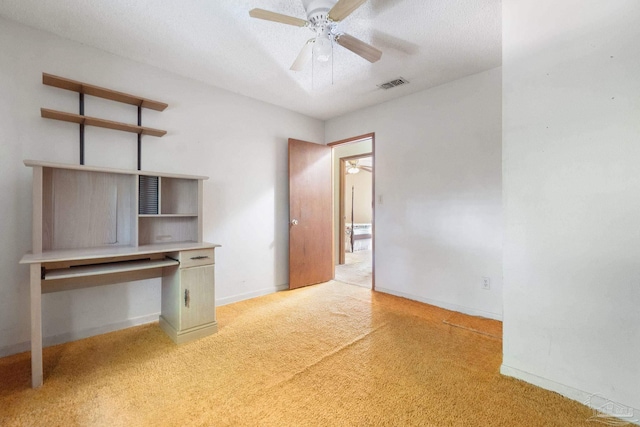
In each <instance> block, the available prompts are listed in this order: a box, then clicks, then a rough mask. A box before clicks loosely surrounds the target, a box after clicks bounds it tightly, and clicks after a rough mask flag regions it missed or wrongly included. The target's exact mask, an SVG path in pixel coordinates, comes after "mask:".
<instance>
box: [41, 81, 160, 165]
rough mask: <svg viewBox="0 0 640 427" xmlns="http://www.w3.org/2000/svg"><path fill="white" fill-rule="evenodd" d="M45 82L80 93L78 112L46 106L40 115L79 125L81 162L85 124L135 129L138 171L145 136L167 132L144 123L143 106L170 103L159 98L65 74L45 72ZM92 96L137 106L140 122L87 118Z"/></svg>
mask: <svg viewBox="0 0 640 427" xmlns="http://www.w3.org/2000/svg"><path fill="white" fill-rule="evenodd" d="M42 84H44V85H47V86H53V87H57V88H60V89H66V90H70V91H73V92H77V93H78V94H80V99H79V113H78V114H74V113H67V112H64V111H57V110H50V109H47V108H41V109H40V115H41V116H42V117H44V118H47V119H54V120H62V121H64V122H71V123H76V124H79V125H80V164H81V165H83V164H84V126H97V127H102V128H107V129H113V130H119V131H123V132H132V133H136V134H138V170H140V169H141V165H142V159H141V157H142V139H141V137H142V135H150V136H157V137H161V136H164V135H165V134H166V133H167V131H164V130H160V129H153V128H149V127H144V126H142V109H143V108H148V109H151V110H156V111H164V109H165V108H167V106H168V105H167V104H165V103H164V102H159V101H152V100H150V99H147V98H143V97H140V96H135V95H129V94H127V93H122V92H118V91H115V90H111V89H106V88H103V87H99V86H94V85H91V84H87V83H82V82H78V81H75V80H71V79H67V78H64V77H59V76H54V75H52V74H47V73H42ZM85 95H91V96H95V97H98V98H103V99H108V100H111V101H116V102H122V103H125V104H130V105H135V106H137V107H138V124H137V125H133V124H128V123H121V122H114V121H111V120H105V119H100V118H97V117H88V116H85V115H84V96H85Z"/></svg>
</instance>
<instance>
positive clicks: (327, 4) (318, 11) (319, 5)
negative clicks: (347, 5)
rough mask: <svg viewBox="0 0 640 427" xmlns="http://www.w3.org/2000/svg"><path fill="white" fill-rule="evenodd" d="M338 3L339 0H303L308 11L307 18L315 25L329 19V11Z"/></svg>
mask: <svg viewBox="0 0 640 427" xmlns="http://www.w3.org/2000/svg"><path fill="white" fill-rule="evenodd" d="M336 3H337V0H302V4H303V6H304V10H306V11H307V20H308V21H309V22H311V24H313V25H314V26H316V25H322V24H324V23H325V22H326V21H327V18H328V15H329V11H330V10H331V8H332V7H333V6H334V5H335V4H336Z"/></svg>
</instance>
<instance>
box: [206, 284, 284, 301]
mask: <svg viewBox="0 0 640 427" xmlns="http://www.w3.org/2000/svg"><path fill="white" fill-rule="evenodd" d="M287 289H289V284H288V283H285V284H284V285H278V286H274V287H272V288H264V289H259V290H257V291H253V292H247V293H244V294H238V295H232V296H230V297H225V298H220V299H216V307H220V306H223V305H227V304H232V303H234V302H240V301H244V300H248V299H251V298H256V297H261V296H264V295H269V294H273V293H276V292H280V291H286V290H287Z"/></svg>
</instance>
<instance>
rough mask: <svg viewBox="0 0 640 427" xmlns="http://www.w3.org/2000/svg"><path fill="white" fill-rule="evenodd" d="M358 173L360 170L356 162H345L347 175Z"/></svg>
mask: <svg viewBox="0 0 640 427" xmlns="http://www.w3.org/2000/svg"><path fill="white" fill-rule="evenodd" d="M358 172H360V168H359V167H358V162H357V161H355V162H347V173H348V174H351V175H353V174H355V173H358Z"/></svg>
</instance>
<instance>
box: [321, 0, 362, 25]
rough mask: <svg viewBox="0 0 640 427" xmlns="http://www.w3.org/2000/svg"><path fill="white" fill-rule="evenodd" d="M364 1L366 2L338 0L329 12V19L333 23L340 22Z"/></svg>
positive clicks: (360, 0)
mask: <svg viewBox="0 0 640 427" xmlns="http://www.w3.org/2000/svg"><path fill="white" fill-rule="evenodd" d="M366 1H367V0H338V3H336V4H335V5H334V6H333V7H332V8H331V10H330V11H329V19H331V20H332V21H335V22H338V21H342V20H343V19H344V18H346V17H347V16H349V15H351V13H352V12H353V11H354V10H356V9H357V8H359V7H360V6H362V4H363V3H364V2H366Z"/></svg>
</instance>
